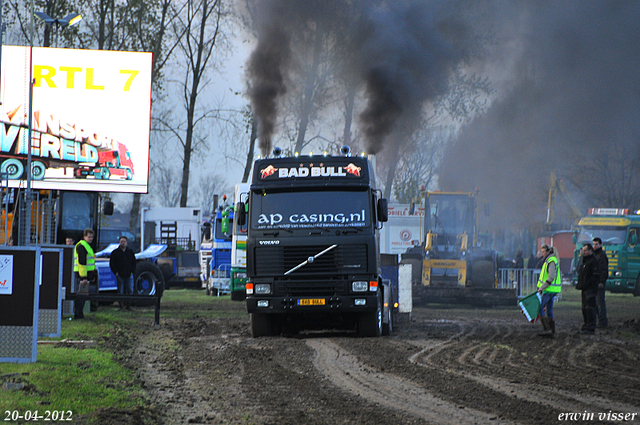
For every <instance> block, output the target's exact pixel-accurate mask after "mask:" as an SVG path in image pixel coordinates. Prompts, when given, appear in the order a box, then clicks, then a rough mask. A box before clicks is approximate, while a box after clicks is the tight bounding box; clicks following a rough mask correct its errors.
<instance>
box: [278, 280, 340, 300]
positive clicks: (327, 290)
mask: <svg viewBox="0 0 640 425" xmlns="http://www.w3.org/2000/svg"><path fill="white" fill-rule="evenodd" d="M345 282H346V281H344V280H340V279H338V278H335V279H329V280H323V281H320V282H319V281H317V280H281V281H278V284H277V285H276V290H275V295H276V296H285V295H287V296H292V297H313V296H319V297H326V296H331V295H334V294H341V293H343V292H344V290H345Z"/></svg>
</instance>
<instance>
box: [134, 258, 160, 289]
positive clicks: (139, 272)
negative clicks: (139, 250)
mask: <svg viewBox="0 0 640 425" xmlns="http://www.w3.org/2000/svg"><path fill="white" fill-rule="evenodd" d="M163 289H164V278H163V276H162V272H161V271H160V268H159V267H158V266H157V265H155V264H154V263H152V262H151V261H140V262H138V263H137V264H136V273H135V275H134V276H133V293H134V294H138V295H156V293H158V295H159V296H162V290H163Z"/></svg>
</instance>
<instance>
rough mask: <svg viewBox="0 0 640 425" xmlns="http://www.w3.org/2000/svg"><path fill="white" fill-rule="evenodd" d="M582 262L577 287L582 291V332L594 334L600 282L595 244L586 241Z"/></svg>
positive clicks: (582, 250) (583, 247)
mask: <svg viewBox="0 0 640 425" xmlns="http://www.w3.org/2000/svg"><path fill="white" fill-rule="evenodd" d="M580 251H581V252H582V262H581V264H580V267H579V268H578V284H577V285H576V289H580V290H581V291H582V318H583V319H584V325H582V331H581V332H582V333H584V334H590V335H593V334H594V333H595V331H596V309H597V307H596V295H597V293H598V283H599V282H600V265H599V264H598V260H597V259H596V256H595V255H593V246H592V245H591V244H590V243H586V244H584V245H583V246H582V249H581V250H580Z"/></svg>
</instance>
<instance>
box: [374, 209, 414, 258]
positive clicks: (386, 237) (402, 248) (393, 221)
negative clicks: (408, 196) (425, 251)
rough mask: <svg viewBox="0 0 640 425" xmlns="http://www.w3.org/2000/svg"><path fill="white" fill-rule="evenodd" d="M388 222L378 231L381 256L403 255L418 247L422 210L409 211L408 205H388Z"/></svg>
mask: <svg viewBox="0 0 640 425" xmlns="http://www.w3.org/2000/svg"><path fill="white" fill-rule="evenodd" d="M388 211H389V221H388V222H386V223H385V224H384V227H383V228H382V230H381V231H380V253H381V254H403V253H404V252H406V250H407V249H408V248H411V247H412V246H414V245H419V244H420V242H422V241H421V237H420V233H421V232H420V229H421V226H422V223H423V221H424V208H418V207H416V208H415V211H413V212H412V211H411V210H410V206H409V205H408V204H389V208H388Z"/></svg>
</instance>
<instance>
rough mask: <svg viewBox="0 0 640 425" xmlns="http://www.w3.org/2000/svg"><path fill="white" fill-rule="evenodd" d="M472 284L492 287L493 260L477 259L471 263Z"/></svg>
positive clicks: (493, 277) (493, 275)
mask: <svg viewBox="0 0 640 425" xmlns="http://www.w3.org/2000/svg"><path fill="white" fill-rule="evenodd" d="M472 273H473V274H472V276H471V278H472V279H473V286H475V287H480V288H493V286H494V284H495V272H494V269H493V262H492V261H488V260H478V261H475V262H474V263H473V272H472Z"/></svg>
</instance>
